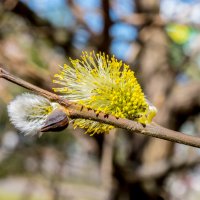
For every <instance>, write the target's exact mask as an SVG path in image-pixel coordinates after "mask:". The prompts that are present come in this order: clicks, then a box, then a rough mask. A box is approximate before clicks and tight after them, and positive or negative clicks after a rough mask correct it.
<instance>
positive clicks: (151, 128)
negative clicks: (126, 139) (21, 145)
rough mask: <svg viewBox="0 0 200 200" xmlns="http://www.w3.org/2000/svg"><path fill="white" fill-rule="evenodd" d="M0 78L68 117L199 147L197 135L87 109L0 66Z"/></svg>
mask: <svg viewBox="0 0 200 200" xmlns="http://www.w3.org/2000/svg"><path fill="white" fill-rule="evenodd" d="M0 78H4V79H6V80H8V81H10V82H13V83H15V84H17V85H19V86H22V87H24V88H26V89H29V90H31V91H32V92H35V93H36V94H38V95H41V96H44V97H45V98H47V99H49V100H51V101H55V102H57V103H59V104H61V105H62V106H64V107H65V108H66V109H67V110H68V111H69V117H70V118H72V119H73V118H84V119H90V120H94V121H98V122H103V123H105V124H111V125H113V126H115V127H118V128H123V129H126V130H129V131H131V132H134V133H139V134H143V135H146V136H152V137H156V138H160V139H164V140H168V141H171V142H176V143H180V144H185V145H189V146H193V147H200V138H199V137H194V136H190V135H185V134H183V133H180V132H177V131H173V130H170V129H167V128H164V127H162V126H159V125H157V124H155V123H151V124H148V125H146V126H143V125H142V124H140V123H138V122H135V121H132V120H129V119H122V118H116V117H115V116H112V115H108V114H105V113H102V112H101V113H99V114H97V113H96V112H95V110H92V109H87V108H85V107H83V106H81V105H79V104H76V103H73V102H70V101H68V100H66V99H64V98H62V97H60V96H58V95H56V94H54V93H51V92H49V91H46V90H44V89H41V88H39V87H36V86H34V85H32V84H30V83H28V82H26V81H24V80H22V79H20V78H17V77H15V76H13V75H12V74H10V73H8V72H7V71H5V70H4V69H2V68H0Z"/></svg>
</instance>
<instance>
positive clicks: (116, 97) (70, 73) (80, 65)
mask: <svg viewBox="0 0 200 200" xmlns="http://www.w3.org/2000/svg"><path fill="white" fill-rule="evenodd" d="M55 79H56V80H54V81H53V82H54V83H56V84H59V85H61V86H60V87H58V88H53V89H54V91H55V92H60V93H61V94H62V95H64V97H66V99H68V100H70V101H73V102H77V103H79V104H82V105H84V106H86V107H87V108H92V109H94V110H96V111H97V112H104V113H107V114H112V115H115V116H116V117H121V118H127V119H131V120H135V121H137V122H140V123H142V124H148V123H150V122H151V121H152V118H153V117H154V116H155V115H156V112H157V109H156V108H155V107H154V106H153V105H152V104H151V103H150V102H149V101H148V100H147V99H146V98H145V96H144V93H143V92H142V89H141V87H140V85H139V84H138V82H137V79H136V78H135V76H134V72H133V71H132V70H131V69H130V67H129V66H128V65H126V64H124V63H123V62H122V61H118V60H117V59H116V58H115V57H114V56H112V57H109V56H108V55H105V54H104V53H97V54H95V53H94V52H90V53H87V52H83V53H82V56H81V58H80V59H76V60H73V59H70V64H69V65H67V64H65V65H64V66H63V67H62V69H61V71H60V72H59V73H58V74H56V75H55ZM77 126H78V127H81V128H85V129H87V131H86V132H87V133H90V134H95V133H102V132H108V131H109V130H111V129H112V128H114V127H113V126H111V125H107V124H103V123H99V122H95V121H92V120H86V119H76V120H75V121H74V127H77Z"/></svg>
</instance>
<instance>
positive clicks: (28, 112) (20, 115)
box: [8, 93, 55, 135]
mask: <svg viewBox="0 0 200 200" xmlns="http://www.w3.org/2000/svg"><path fill="white" fill-rule="evenodd" d="M54 106H55V105H53V104H52V103H51V102H50V101H49V100H48V99H46V98H44V97H42V96H38V95H35V94H29V93H25V94H22V95H20V96H18V97H16V98H15V99H14V100H13V101H11V102H10V104H9V105H8V115H9V117H10V121H11V123H12V124H13V125H14V126H15V127H16V128H17V129H19V130H20V131H21V132H22V133H24V134H25V135H36V134H40V129H41V128H42V127H43V126H44V123H45V120H46V118H47V116H48V114H49V113H48V110H51V108H52V109H53V107H54Z"/></svg>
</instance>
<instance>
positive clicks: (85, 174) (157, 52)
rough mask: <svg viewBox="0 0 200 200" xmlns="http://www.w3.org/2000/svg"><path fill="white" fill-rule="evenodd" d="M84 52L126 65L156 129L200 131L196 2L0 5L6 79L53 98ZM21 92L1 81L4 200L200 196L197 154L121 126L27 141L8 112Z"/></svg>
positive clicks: (24, 0) (66, 0) (67, 0)
mask: <svg viewBox="0 0 200 200" xmlns="http://www.w3.org/2000/svg"><path fill="white" fill-rule="evenodd" d="M83 50H84V51H90V50H95V51H103V52H106V53H109V54H114V55H115V56H116V57H117V58H118V59H120V60H123V61H124V62H126V63H128V64H129V65H130V66H131V68H132V69H133V70H134V71H135V72H136V76H137V78H138V81H139V82H140V84H141V85H142V88H143V90H144V91H145V94H146V96H147V97H148V99H150V100H151V102H152V103H153V104H154V105H155V106H156V107H157V108H158V110H159V112H158V114H157V116H156V118H155V121H156V122H157V123H159V124H161V125H163V126H165V127H168V128H170V129H173V130H179V131H182V132H184V133H187V134H191V135H196V136H198V135H197V134H198V133H199V134H200V2H199V1H198V0H161V1H159V0H110V1H108V0H107V1H106V0H84V1H83V0H51V1H48V0H0V63H1V64H3V65H4V66H5V68H6V69H7V70H9V71H10V72H12V73H13V74H15V75H17V76H19V77H21V78H23V79H25V80H27V81H29V82H31V83H33V84H35V85H38V86H39V87H42V88H45V89H48V90H50V91H51V88H52V86H53V84H52V77H53V75H54V74H55V73H56V72H58V70H59V66H60V65H63V64H64V63H67V59H68V57H72V58H77V57H79V55H80V54H81V51H83ZM25 91H26V90H24V89H22V88H20V87H18V86H16V85H13V84H12V83H9V82H7V81H5V80H0V199H1V200H29V199H30V200H64V199H70V200H73V199H74V200H94V199H95V200H132V199H137V200H138V199H139V200H143V199H145V200H146V199H150V200H156V199H160V200H161V199H170V200H198V199H200V150H199V149H197V148H192V147H188V146H184V145H179V144H174V143H171V142H167V141H164V140H159V139H155V138H150V137H144V136H140V135H135V134H132V133H128V132H126V131H124V130H120V129H117V130H114V131H111V133H110V134H109V135H95V136H94V137H90V136H89V135H84V130H81V129H76V130H73V128H72V127H69V128H68V129H66V130H65V131H63V132H60V133H45V134H44V135H43V136H42V137H41V138H36V137H24V136H23V135H21V134H20V133H19V132H18V131H17V130H16V129H15V128H14V127H13V126H12V125H11V124H10V122H9V119H8V115H7V110H6V106H7V104H8V103H9V102H10V101H11V100H12V99H13V98H14V97H15V96H16V95H18V94H21V93H22V92H25ZM199 136H200V135H199Z"/></svg>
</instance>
